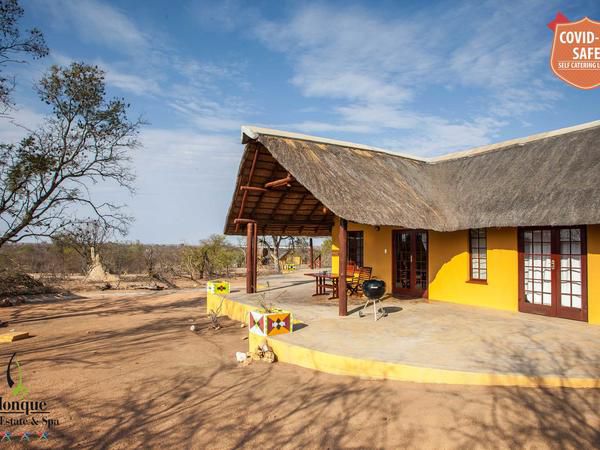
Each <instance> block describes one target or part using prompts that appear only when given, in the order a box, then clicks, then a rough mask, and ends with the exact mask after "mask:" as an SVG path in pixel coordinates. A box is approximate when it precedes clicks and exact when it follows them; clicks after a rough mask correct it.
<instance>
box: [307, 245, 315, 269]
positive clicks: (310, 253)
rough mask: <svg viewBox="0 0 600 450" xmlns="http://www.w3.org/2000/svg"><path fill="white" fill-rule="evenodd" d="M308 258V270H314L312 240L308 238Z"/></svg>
mask: <svg viewBox="0 0 600 450" xmlns="http://www.w3.org/2000/svg"><path fill="white" fill-rule="evenodd" d="M308 245H309V247H308V257H309V258H310V268H311V269H314V268H315V265H314V262H313V243H312V238H308Z"/></svg>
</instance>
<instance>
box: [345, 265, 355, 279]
mask: <svg viewBox="0 0 600 450" xmlns="http://www.w3.org/2000/svg"><path fill="white" fill-rule="evenodd" d="M356 272H357V270H356V266H355V265H354V263H349V264H346V280H351V279H352V278H353V277H354V275H355V274H356Z"/></svg>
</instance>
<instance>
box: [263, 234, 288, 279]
mask: <svg viewBox="0 0 600 450" xmlns="http://www.w3.org/2000/svg"><path fill="white" fill-rule="evenodd" d="M285 240H288V241H292V242H293V238H292V237H290V236H262V237H261V238H260V242H261V244H262V245H263V246H264V247H265V248H266V249H267V251H268V253H269V257H270V258H271V259H272V260H273V268H274V269H275V270H276V271H277V272H281V265H280V264H279V250H280V248H281V244H282V243H283V242H284V241H285Z"/></svg>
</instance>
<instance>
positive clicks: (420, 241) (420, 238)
mask: <svg viewBox="0 0 600 450" xmlns="http://www.w3.org/2000/svg"><path fill="white" fill-rule="evenodd" d="M415 246H416V248H415V256H416V258H415V270H416V280H417V281H416V285H417V286H416V287H417V289H421V290H423V291H424V290H426V289H427V232H425V231H417V233H416V241H415Z"/></svg>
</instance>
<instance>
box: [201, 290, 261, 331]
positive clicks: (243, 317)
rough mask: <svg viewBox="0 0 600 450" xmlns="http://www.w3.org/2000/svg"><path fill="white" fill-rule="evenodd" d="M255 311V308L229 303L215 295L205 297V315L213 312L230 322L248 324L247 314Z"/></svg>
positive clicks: (233, 302) (209, 294)
mask: <svg viewBox="0 0 600 450" xmlns="http://www.w3.org/2000/svg"><path fill="white" fill-rule="evenodd" d="M255 309H256V308H255V307H252V306H249V305H245V304H243V303H241V302H235V301H231V300H229V299H227V298H225V297H223V296H220V295H217V294H211V293H208V294H207V296H206V313H207V314H208V313H210V312H211V311H214V312H216V313H218V315H219V316H228V317H229V318H230V319H232V320H237V321H238V322H243V323H245V324H248V313H249V312H250V311H253V310H255Z"/></svg>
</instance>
